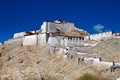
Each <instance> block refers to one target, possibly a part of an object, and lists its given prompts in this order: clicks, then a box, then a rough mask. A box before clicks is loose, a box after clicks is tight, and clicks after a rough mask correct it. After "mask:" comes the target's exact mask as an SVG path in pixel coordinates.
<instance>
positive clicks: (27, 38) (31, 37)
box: [23, 35, 37, 45]
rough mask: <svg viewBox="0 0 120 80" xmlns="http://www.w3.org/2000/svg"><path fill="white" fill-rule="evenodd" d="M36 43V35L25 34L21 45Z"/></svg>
mask: <svg viewBox="0 0 120 80" xmlns="http://www.w3.org/2000/svg"><path fill="white" fill-rule="evenodd" d="M35 44H37V35H29V36H25V38H24V41H23V45H35Z"/></svg>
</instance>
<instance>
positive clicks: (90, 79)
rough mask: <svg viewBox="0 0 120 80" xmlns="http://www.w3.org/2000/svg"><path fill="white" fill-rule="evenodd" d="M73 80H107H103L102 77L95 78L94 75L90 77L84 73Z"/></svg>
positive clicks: (104, 79) (105, 79)
mask: <svg viewBox="0 0 120 80" xmlns="http://www.w3.org/2000/svg"><path fill="white" fill-rule="evenodd" d="M75 80H109V79H108V78H103V77H97V76H96V75H91V74H89V73H85V74H83V75H82V76H80V77H79V78H77V79H75Z"/></svg>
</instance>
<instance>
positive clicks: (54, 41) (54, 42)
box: [47, 37, 60, 46]
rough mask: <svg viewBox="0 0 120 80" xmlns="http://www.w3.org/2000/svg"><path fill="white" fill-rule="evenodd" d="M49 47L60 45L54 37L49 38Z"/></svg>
mask: <svg viewBox="0 0 120 80" xmlns="http://www.w3.org/2000/svg"><path fill="white" fill-rule="evenodd" d="M47 44H48V45H49V46H59V45H60V43H59V41H58V39H57V38H56V37H49V39H48V43H47Z"/></svg>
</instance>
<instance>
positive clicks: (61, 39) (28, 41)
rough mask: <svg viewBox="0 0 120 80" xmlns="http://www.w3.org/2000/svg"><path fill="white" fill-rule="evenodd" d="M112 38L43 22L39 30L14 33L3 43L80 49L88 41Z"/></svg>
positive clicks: (60, 23) (65, 24) (64, 23)
mask: <svg viewBox="0 0 120 80" xmlns="http://www.w3.org/2000/svg"><path fill="white" fill-rule="evenodd" d="M69 31H71V32H69ZM67 32H69V33H67ZM69 34H72V35H69ZM114 36H115V34H114V33H113V32H112V31H108V32H103V33H98V34H92V35H88V33H87V31H84V30H82V29H78V28H76V27H75V25H74V23H72V22H67V21H61V20H56V21H54V22H48V21H45V22H43V24H42V25H41V29H39V30H33V31H29V32H19V33H15V34H14V36H13V38H12V39H9V40H8V41H5V42H4V43H5V44H14V43H18V42H21V43H22V44H23V46H25V45H35V44H39V45H40V46H65V47H80V46H84V45H85V41H88V40H102V39H106V38H111V37H114Z"/></svg>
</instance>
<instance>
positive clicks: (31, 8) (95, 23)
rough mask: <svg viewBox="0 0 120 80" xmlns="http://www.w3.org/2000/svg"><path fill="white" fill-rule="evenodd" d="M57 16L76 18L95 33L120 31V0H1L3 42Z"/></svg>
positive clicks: (0, 24)
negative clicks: (17, 33)
mask: <svg viewBox="0 0 120 80" xmlns="http://www.w3.org/2000/svg"><path fill="white" fill-rule="evenodd" d="M56 19H61V20H67V21H71V22H74V23H75V26H76V27H78V28H82V29H85V30H86V31H88V32H89V33H91V34H92V33H96V32H102V31H106V30H113V31H115V32H120V0H0V42H3V41H5V40H7V39H10V38H12V37H13V34H14V33H16V32H21V31H29V30H36V29H39V28H40V25H41V24H42V22H43V21H45V20H48V21H54V20H56Z"/></svg>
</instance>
